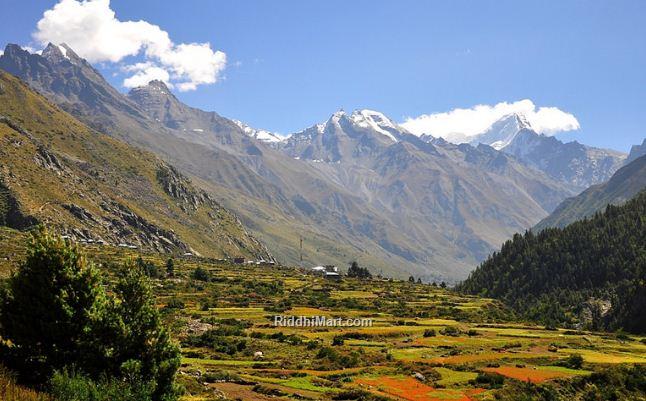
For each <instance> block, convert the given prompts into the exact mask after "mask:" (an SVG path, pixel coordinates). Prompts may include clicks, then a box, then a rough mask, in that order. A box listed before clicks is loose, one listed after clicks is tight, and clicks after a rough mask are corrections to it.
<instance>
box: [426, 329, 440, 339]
mask: <svg viewBox="0 0 646 401" xmlns="http://www.w3.org/2000/svg"><path fill="white" fill-rule="evenodd" d="M436 335H437V333H436V332H435V329H426V330H424V337H435V336H436Z"/></svg>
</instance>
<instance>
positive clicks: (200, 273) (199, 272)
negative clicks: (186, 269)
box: [191, 266, 209, 281]
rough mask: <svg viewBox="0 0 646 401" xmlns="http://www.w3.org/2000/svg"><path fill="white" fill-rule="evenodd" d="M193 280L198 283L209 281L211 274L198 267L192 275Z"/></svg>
mask: <svg viewBox="0 0 646 401" xmlns="http://www.w3.org/2000/svg"><path fill="white" fill-rule="evenodd" d="M191 278H192V279H193V280H197V281H209V272H207V271H206V270H204V269H203V268H201V267H199V266H198V267H197V268H196V269H195V270H193V272H192V273H191Z"/></svg>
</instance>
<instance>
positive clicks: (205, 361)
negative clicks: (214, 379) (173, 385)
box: [182, 358, 271, 366]
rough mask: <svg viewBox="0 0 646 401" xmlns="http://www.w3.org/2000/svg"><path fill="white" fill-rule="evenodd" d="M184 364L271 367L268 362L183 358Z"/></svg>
mask: <svg viewBox="0 0 646 401" xmlns="http://www.w3.org/2000/svg"><path fill="white" fill-rule="evenodd" d="M182 364H186V365H201V366H255V365H269V364H271V362H268V361H249V360H240V359H202V358H182Z"/></svg>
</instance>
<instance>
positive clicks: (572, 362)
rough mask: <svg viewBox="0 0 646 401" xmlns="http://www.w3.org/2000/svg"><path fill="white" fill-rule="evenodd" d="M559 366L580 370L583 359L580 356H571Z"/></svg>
mask: <svg viewBox="0 0 646 401" xmlns="http://www.w3.org/2000/svg"><path fill="white" fill-rule="evenodd" d="M560 364H561V365H562V366H565V367H566V368H570V369H581V367H582V366H583V357H582V356H581V355H580V354H572V355H570V356H568V357H567V359H565V360H564V361H562V362H561V363H560Z"/></svg>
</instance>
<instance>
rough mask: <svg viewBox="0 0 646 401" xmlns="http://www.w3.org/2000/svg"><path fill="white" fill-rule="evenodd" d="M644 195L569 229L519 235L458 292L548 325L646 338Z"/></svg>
mask: <svg viewBox="0 0 646 401" xmlns="http://www.w3.org/2000/svg"><path fill="white" fill-rule="evenodd" d="M645 226H646V192H641V193H640V194H639V195H638V196H637V197H635V198H634V199H632V200H630V201H629V202H627V203H626V204H625V205H623V206H612V205H610V206H608V207H607V208H606V210H605V211H604V212H603V213H597V214H595V215H594V216H592V217H591V218H589V219H585V220H582V221H579V222H576V223H573V224H571V225H569V226H567V227H565V228H563V229H561V228H548V229H545V230H543V231H542V232H540V233H539V234H534V233H533V232H531V231H530V232H527V233H525V235H520V234H516V235H515V236H514V237H513V239H512V240H510V241H507V242H506V243H505V244H504V245H503V247H502V249H501V250H500V252H496V253H494V254H493V255H492V256H491V257H489V259H488V260H486V261H485V262H484V263H482V264H481V265H480V266H479V267H478V268H477V269H476V270H475V271H474V272H473V273H471V275H470V276H469V278H468V279H467V280H466V281H464V282H463V283H461V284H460V285H459V286H458V289H459V290H461V291H464V292H466V293H471V294H480V295H484V296H488V297H494V298H499V299H501V300H503V301H505V302H506V303H508V304H509V305H510V306H512V307H513V308H515V309H516V310H518V311H519V312H521V313H523V314H524V315H525V316H526V317H528V318H532V319H536V320H539V321H542V322H544V323H546V324H557V323H558V324H568V325H573V326H578V327H588V328H592V329H610V330H617V329H624V330H627V331H632V332H644V331H646V315H645V314H644V313H642V311H641V308H642V307H643V305H646V230H645Z"/></svg>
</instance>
